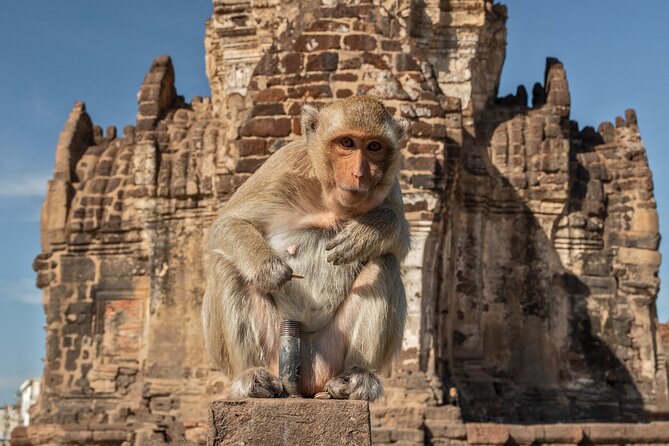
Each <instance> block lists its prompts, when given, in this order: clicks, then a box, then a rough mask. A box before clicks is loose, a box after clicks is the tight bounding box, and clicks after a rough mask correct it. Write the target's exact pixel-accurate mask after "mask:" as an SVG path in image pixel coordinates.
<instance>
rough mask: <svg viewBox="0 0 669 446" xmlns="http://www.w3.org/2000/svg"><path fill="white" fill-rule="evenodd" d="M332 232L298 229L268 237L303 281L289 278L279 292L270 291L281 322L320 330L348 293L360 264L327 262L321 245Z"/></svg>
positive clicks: (307, 329) (305, 328) (278, 252)
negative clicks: (281, 318) (289, 320)
mask: <svg viewBox="0 0 669 446" xmlns="http://www.w3.org/2000/svg"><path fill="white" fill-rule="evenodd" d="M333 234H334V233H333V232H332V231H329V230H322V229H302V230H299V231H292V232H281V233H276V234H270V236H269V238H268V242H269V244H270V246H271V247H272V248H273V249H274V250H275V251H276V252H277V254H279V255H280V256H281V257H282V258H283V259H284V260H285V261H286V262H287V263H288V265H290V267H291V268H293V272H294V273H295V274H298V275H300V276H304V279H292V280H291V281H290V282H288V283H287V284H286V285H285V286H284V287H283V288H282V289H281V290H279V291H276V292H273V293H272V294H273V296H274V301H275V304H276V306H277V309H278V310H279V312H280V313H281V315H282V317H283V318H285V319H295V320H298V321H300V322H301V323H302V329H303V330H304V331H307V332H313V331H317V330H320V329H322V328H323V327H324V326H325V325H327V323H328V322H330V320H332V318H333V317H334V314H335V312H336V311H337V309H338V308H339V306H340V305H341V303H342V302H343V301H344V299H345V297H346V296H347V295H348V294H349V292H350V290H351V286H352V285H353V281H354V280H355V278H356V277H357V276H358V273H359V272H360V270H361V269H362V264H361V263H360V262H354V263H351V264H348V265H337V266H335V265H332V264H331V263H329V262H328V261H327V256H328V252H327V251H326V250H325V245H326V244H327V242H328V240H330V238H331V237H332V236H333Z"/></svg>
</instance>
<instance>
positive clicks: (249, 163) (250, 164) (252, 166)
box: [235, 157, 267, 173]
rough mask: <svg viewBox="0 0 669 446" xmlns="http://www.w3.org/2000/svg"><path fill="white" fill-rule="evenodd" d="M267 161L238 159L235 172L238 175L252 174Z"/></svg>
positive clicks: (257, 158) (261, 159) (259, 158)
mask: <svg viewBox="0 0 669 446" xmlns="http://www.w3.org/2000/svg"><path fill="white" fill-rule="evenodd" d="M266 160H267V157H253V158H240V159H239V160H238V161H237V167H236V169H235V170H236V171H237V172H240V173H253V172H255V171H256V170H258V168H259V167H260V166H262V165H263V163H264V162H265V161H266Z"/></svg>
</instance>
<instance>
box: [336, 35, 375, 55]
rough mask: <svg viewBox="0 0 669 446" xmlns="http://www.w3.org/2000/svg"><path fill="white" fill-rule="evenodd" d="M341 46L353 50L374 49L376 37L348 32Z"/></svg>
mask: <svg viewBox="0 0 669 446" xmlns="http://www.w3.org/2000/svg"><path fill="white" fill-rule="evenodd" d="M343 47H344V49H346V50H353V51H374V50H375V49H376V38H375V37H374V36H371V35H367V34H349V35H346V36H344V43H343Z"/></svg>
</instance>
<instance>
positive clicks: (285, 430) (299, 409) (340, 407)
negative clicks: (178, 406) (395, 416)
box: [207, 398, 371, 446]
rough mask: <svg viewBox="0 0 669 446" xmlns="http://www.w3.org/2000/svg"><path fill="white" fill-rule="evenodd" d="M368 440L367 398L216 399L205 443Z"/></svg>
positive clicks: (334, 444) (328, 445) (331, 444)
mask: <svg viewBox="0 0 669 446" xmlns="http://www.w3.org/2000/svg"><path fill="white" fill-rule="evenodd" d="M233 444H244V445H263V446H273V445H276V446H279V445H281V446H283V445H286V446H288V445H291V446H293V445H294V446H300V445H305V446H306V445H309V446H311V445H324V446H338V445H342V446H344V445H360V446H362V445H369V444H371V437H370V427H369V404H368V403H367V402H366V401H340V400H313V399H303V398H282V399H246V400H219V401H214V402H213V403H212V404H211V406H209V435H208V436H207V446H219V445H233Z"/></svg>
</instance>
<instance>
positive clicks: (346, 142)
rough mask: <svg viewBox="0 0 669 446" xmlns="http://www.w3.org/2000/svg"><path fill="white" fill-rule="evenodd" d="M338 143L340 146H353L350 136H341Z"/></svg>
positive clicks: (348, 147)
mask: <svg viewBox="0 0 669 446" xmlns="http://www.w3.org/2000/svg"><path fill="white" fill-rule="evenodd" d="M339 144H340V145H341V146H342V147H346V148H347V149H350V148H351V147H353V146H354V144H353V140H352V139H351V138H342V139H340V140H339Z"/></svg>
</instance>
